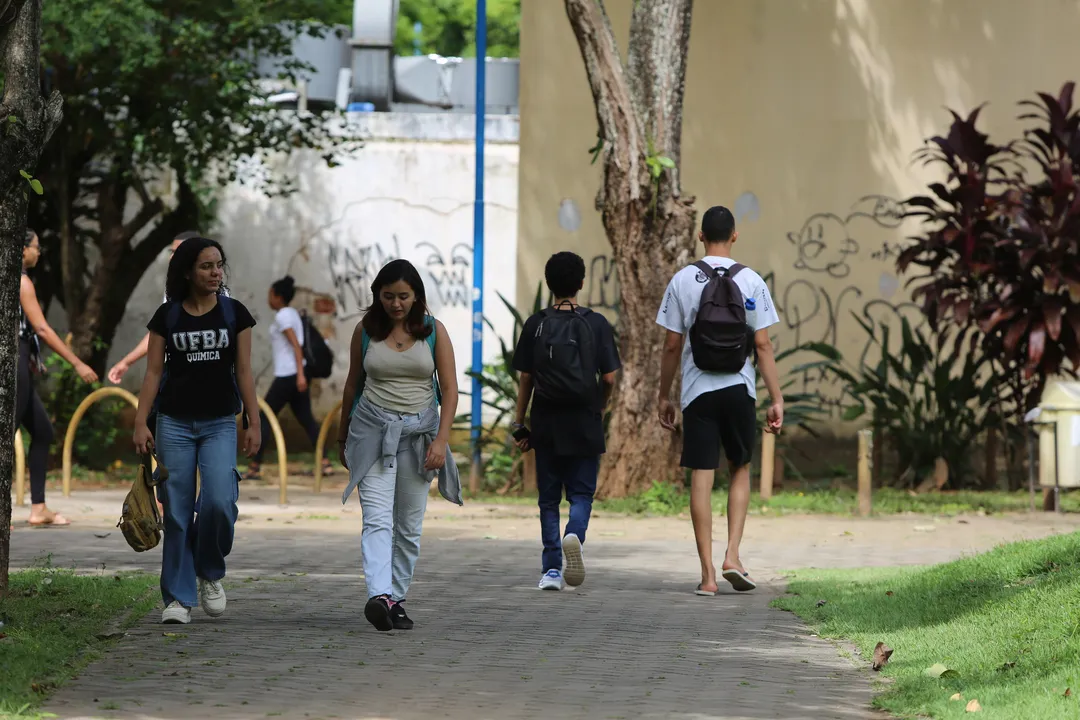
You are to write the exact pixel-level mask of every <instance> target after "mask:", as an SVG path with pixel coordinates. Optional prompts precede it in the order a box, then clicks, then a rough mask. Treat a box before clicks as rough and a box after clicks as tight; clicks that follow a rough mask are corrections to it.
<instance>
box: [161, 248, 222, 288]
mask: <svg viewBox="0 0 1080 720" xmlns="http://www.w3.org/2000/svg"><path fill="white" fill-rule="evenodd" d="M207 248H214V249H215V250H217V251H218V252H219V253H221V262H222V263H224V268H223V270H224V272H223V276H222V279H221V285H219V286H218V291H217V294H218V295H222V294H224V293H225V292H226V291H227V290H228V287H226V285H225V279H226V278H227V277H228V270H229V264H228V261H227V260H226V259H225V250H224V248H222V247H221V243H219V242H218V241H217V240H211V239H210V238H204V237H193V238H188V239H187V240H185V241H184V242H182V243H180V247H178V248H176V252H175V253H173V256H172V260H170V261H169V270H168V273H166V275H165V296H166V297H167V298H169V300H170V301H171V302H183V301H184V300H185V299H186V298H187V297H188V295H190V294H191V281H190V280H188V278H187V276H188V275H189V274H191V273H192V272H193V271H194V269H195V262H196V261H197V260H198V259H199V253H201V252H202V251H203V250H205V249H207Z"/></svg>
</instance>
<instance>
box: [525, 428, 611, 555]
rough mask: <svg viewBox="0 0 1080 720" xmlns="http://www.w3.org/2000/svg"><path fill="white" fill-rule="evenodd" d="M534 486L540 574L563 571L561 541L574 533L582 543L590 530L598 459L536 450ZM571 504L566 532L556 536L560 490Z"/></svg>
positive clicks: (557, 531)
mask: <svg viewBox="0 0 1080 720" xmlns="http://www.w3.org/2000/svg"><path fill="white" fill-rule="evenodd" d="M535 452H536V486H537V490H539V494H540V500H539V505H540V536H541V538H542V539H543V541H544V553H543V556H542V560H543V565H544V567H543V572H547V571H548V570H551V569H555V570H562V538H563V537H564V536H566V535H569V534H571V533H573V534H574V535H577V536H578V538H579V539H580V540H581V542H582V543H584V542H585V532H586V531H587V530H588V529H589V516H590V515H591V514H592V503H593V495H594V494H595V493H596V476H597V474H598V473H599V471H600V456H598V455H592V456H589V457H574V456H568V455H556V454H555V453H553V452H552V451H551V450H548V449H544V448H536V450H535ZM564 489H565V491H566V499H567V501H568V502H569V503H570V519H569V520H567V522H566V531H565V532H563V533H561V534H560V533H559V503H560V502H562V496H563V490H564Z"/></svg>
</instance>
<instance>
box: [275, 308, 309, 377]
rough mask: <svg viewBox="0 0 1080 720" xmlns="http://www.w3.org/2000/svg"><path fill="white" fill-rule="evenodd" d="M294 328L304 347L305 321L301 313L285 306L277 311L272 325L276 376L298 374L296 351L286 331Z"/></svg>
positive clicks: (297, 339) (297, 338) (298, 339)
mask: <svg viewBox="0 0 1080 720" xmlns="http://www.w3.org/2000/svg"><path fill="white" fill-rule="evenodd" d="M286 330H292V331H293V332H294V333H295V334H296V341H297V342H298V343H300V347H304V323H303V321H302V320H301V319H300V313H299V312H297V311H296V310H295V309H294V308H291V307H283V308H281V309H280V310H278V311H277V315H276V316H275V317H274V322H273V323H271V325H270V349H271V351H272V352H273V355H274V377H289V376H291V375H295V374H296V352H295V351H294V350H293V346H292V343H291V342H289V338H287V337H285V331H286Z"/></svg>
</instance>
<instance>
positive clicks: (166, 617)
mask: <svg viewBox="0 0 1080 720" xmlns="http://www.w3.org/2000/svg"><path fill="white" fill-rule="evenodd" d="M161 622H163V623H165V624H166V625H187V624H188V623H189V622H191V608H186V607H184V606H183V605H181V604H180V603H179V602H177V601H176V600H173V601H172V602H171V603H169V605H168V607H166V608H165V609H164V610H163V611H162V612H161Z"/></svg>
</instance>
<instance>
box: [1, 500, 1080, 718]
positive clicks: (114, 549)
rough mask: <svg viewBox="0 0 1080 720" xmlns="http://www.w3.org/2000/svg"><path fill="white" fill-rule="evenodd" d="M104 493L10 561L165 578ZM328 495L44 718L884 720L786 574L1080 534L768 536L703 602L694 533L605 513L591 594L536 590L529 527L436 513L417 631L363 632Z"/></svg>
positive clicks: (892, 530) (271, 524) (1008, 526)
mask: <svg viewBox="0 0 1080 720" xmlns="http://www.w3.org/2000/svg"><path fill="white" fill-rule="evenodd" d="M246 494H248V495H250V494H251V493H246ZM101 497H102V496H101V495H100V494H98V495H95V496H93V497H92V496H90V495H89V494H87V495H86V496H85V497H83V498H82V499H80V500H79V509H70V510H69V509H68V508H64V509H65V512H68V514H69V516H73V519H75V520H76V521H77V522H76V524H75V525H74V526H72V527H70V528H66V529H55V530H31V529H28V528H25V527H23V526H21V525H19V524H16V529H15V532H14V535H13V548H14V553H13V565H14V566H17V567H18V566H27V565H30V564H33V563H34V562H35V561H36V560H37V559H39V558H40V557H42V556H43V555H50V556H51V562H52V563H53V564H54V565H57V566H73V567H76V568H79V569H80V570H86V571H92V570H94V569H95V568H98V569H100V568H101V567H102V565H104V572H109V571H114V570H119V569H130V568H142V569H145V570H148V571H155V570H156V567H157V564H158V563H159V561H160V551H154V552H151V553H146V554H145V555H137V554H135V553H132V552H131V551H130V550H128V548H127V546H126V545H124V543H123V539H122V537H121V536H120V535H119V533H118V532H116V531H112V532H110V534H109V535H108V536H107V537H99V536H100V535H104V534H105V533H106V532H109V531H108V530H107V528H108V527H109V524H110V523H108V522H107V520H106V518H107V516H108V514H109V512H111V511H110V510H109V508H112V507H114V498H112V497H111V496H108V497H107V498H106V499H105V500H101V499H100V498H101ZM323 497H324V496H320V497H319V499H317V500H316V501H311V502H307V504H305V501H299V502H300V504H299V505H298V506H296V507H290V508H277V507H276V506H274V505H272V504H271V503H270V502H262V501H261V499H259V501H258V502H254V500H256V498H254V497H252V498H249V499H248V500H250V501H245V503H244V504H242V506H241V512H242V517H243V519H242V521H241V523H240V527H239V528H238V534H237V542H236V547H235V549H234V552H233V554H232V556H231V557H230V561H231V566H230V576H229V578H228V580H227V584H226V588H227V590H228V594H229V608H228V612H227V614H226V615H225V616H224V617H222V618H220V619H217V620H211V619H209V618H207V617H206V616H205V615H203V614H202V613H201V612H199V611H196V612H195V613H194V622H193V623H192V624H190V625H187V626H162V625H160V624H158V619H159V617H158V616H159V613H158V612H157V611H155V612H154V613H151V615H149V616H147V617H146V618H144V619H143V620H141V621H140V622H139V623H138V624H137V625H136V626H135V627H134V628H133V629H132V630H131V631H130V632H129V634H128V635H127V637H125V638H123V639H122V640H120V641H119V642H118V643H117V644H116V645H115V646H113V647H112V648H111V649H110V650H109V651H108V652H107V653H106V655H105V657H104V658H103V659H102V660H100V661H98V662H97V663H95V664H93V665H92V666H91V667H89V668H87V669H86V670H85V671H84V672H83V673H82V675H81V676H80V677H78V678H77V679H75V680H73V681H72V682H70V683H69V684H67V685H66V686H65V687H63V688H62V689H61V690H60V691H59V692H58V693H57V694H56V695H55V696H53V697H52V698H51V699H50V701H49V702H48V703H47V704H46V706H45V708H44V709H45V710H46V711H48V712H51V713H54V714H56V715H57V716H58V717H60V718H155V719H156V718H170V719H171V718H203V717H205V718H221V719H232V718H236V719H237V720H240V719H244V720H248V719H250V718H269V717H283V718H312V719H314V718H350V719H375V718H394V719H395V720H408V719H411V718H418V719H419V718H455V719H456V718H461V719H468V720H486V719H488V718H491V719H501V718H507V719H516V718H682V719H686V720H690V719H694V720H705V719H707V718H724V719H731V720H734V719H747V718H792V719H795V718H813V719H815V720H818V719H826V718H838V719H845V720H846V719H849V718H851V719H853V718H868V717H878V715H877V714H875V713H874V712H872V711H871V710H870V709H869V702H870V699H871V696H872V682H873V678H872V677H871V673H870V672H869V671H868V670H867V669H866V668H865V667H864V666H863V663H858V664H856V663H853V662H852V661H851V660H848V659H845V658H844V657H843V656H842V655H841V653H839V652H838V651H837V649H836V648H835V647H834V646H833V645H831V644H829V643H826V642H824V641H821V640H819V639H816V638H814V637H813V636H812V635H811V634H810V632H809V631H808V630H807V629H806V628H805V627H804V626H802V625H801V624H800V623H799V622H798V620H797V619H796V618H794V617H793V616H791V615H789V614H786V613H783V612H779V611H777V610H773V609H770V608H769V607H768V605H769V602H770V601H771V600H772V599H773V598H774V597H775V596H776V595H777V594H778V593H779V592H782V581H781V580H780V578H779V576H778V575H777V571H778V570H779V569H782V568H790V567H796V566H806V565H811V564H813V565H818V566H822V565H835V566H850V565H870V564H875V565H876V564H897V563H902V562H932V561H937V560H943V559H947V558H949V557H955V556H956V555H957V554H959V553H960V552H963V551H965V550H976V549H981V548H982V547H986V546H989V545H991V544H993V542H996V539H1000V540H1010V539H1014V538H1017V537H1031V536H1039V535H1045V534H1049V533H1053V532H1064V531H1070V530H1075V529H1076V523H1075V521H1074V520H1070V519H1064V520H1061V519H1059V520H1054V519H1050V520H1044V519H1040V518H1035V519H1030V518H1029V519H1018V520H1015V521H1012V520H1007V521H1001V520H997V519H993V520H992V519H984V518H972V519H971V520H970V521H965V523H968V524H966V525H957V524H956V521H955V520H944V521H938V522H937V523H936V524H932V523H934V521H932V520H926V519H919V518H903V519H893V520H882V521H876V522H868V521H855V520H843V519H807V518H785V519H756V518H755V519H752V520H751V532H750V533H749V534H748V539H747V540H748V543H747V548H746V553H745V555H746V556H747V558H754V559H756V563H755V564H754V565H752V566H751V567H753V568H755V569H756V572H757V575H758V576H759V578H761V579H762V580H764V581H765V583H764V585H763V587H762V588H761V589H760V590H759V591H758V592H756V593H751V594H735V593H733V592H724V593H723V594H721V595H719V596H717V597H714V598H703V597H697V596H695V595H693V594H692V589H693V586H694V585H695V584H696V582H697V579H696V564H697V563H696V559H695V557H694V551H693V545H692V542H691V540H690V538H691V537H692V536H691V535H690V534H689V528H688V526H689V522H688V520H686V519H662V520H639V521H635V520H626V519H623V518H616V517H604V516H600V517H598V518H597V519H596V520H595V521H594V525H593V527H592V535H591V536H590V539H589V540H590V542H589V543H588V545H587V556H586V557H587V561H588V563H589V577H588V580H587V582H586V584H585V585H584V586H583V587H582V588H580V589H579V590H577V591H574V592H565V593H542V592H539V591H537V590H536V589H535V582H536V580H537V576H538V567H537V564H538V555H539V553H538V546H537V540H536V539H535V536H536V534H537V531H536V528H535V520H534V519H533V516H532V511H531V510H530V509H528V508H491V509H488V508H476V507H474V508H466V509H465V510H459V509H456V508H448V506H446V505H445V504H444V503H441V502H439V501H433V502H432V505H431V511H430V516H429V520H428V524H427V527H426V530H425V537H424V541H423V548H422V557H421V560H420V565H419V567H418V570H417V579H416V582H415V584H414V586H413V590H412V592H411V593H410V597H409V610H410V614H411V615H412V616H413V618H414V619H415V620H416V623H417V624H416V629H415V630H413V631H411V632H391V633H378V632H376V631H375V630H373V629H372V628H371V627H370V626H369V625H368V624H367V623H366V622H365V621H364V619H363V614H362V607H363V603H364V600H365V597H366V595H365V591H364V584H363V577H362V574H361V570H360V562H359V529H360V518H359V513H357V512H342V510H341V507H340V505H337V506H336V507H335V505H334V504H333V503H332V502H329V498H326V499H322V498H323ZM309 500H310V498H309ZM70 502H71V501H69V504H70ZM301 507H302V511H303V512H298V508H301ZM319 508H323V509H322V510H319ZM316 512H322V513H325V514H323V515H318V514H314V513H316ZM303 513H307V515H306V516H305V515H304V514H303ZM16 517H17V518H18V514H17V515H16ZM994 522H996V523H998V524H997V525H993V524H992V523H994ZM283 523H291V524H292V526H291V527H286V526H284V525H283ZM722 523H723V520H722V518H718V519H717V530H718V531H719V530H722V528H723V524H722ZM920 523H922V525H920ZM1002 523H1004V524H1003V525H1002ZM915 528H919V529H915ZM815 529H816V532H815ZM880 532H885V533H887V535H888V536H889V537H890V538H891V540H890V541H888V542H881V541H880V540H878V539H877V538H876V537H875V535H876V534H877V533H880ZM935 534H936V537H934V538H933V541H926V538H927V537H928V536H932V535H935ZM957 538H960V539H959V540H958V539H957ZM905 539H906V540H907V541H910V542H905ZM964 539H967V540H969V541H970V542H969V541H966V540H964ZM722 547H723V544H722V543H718V545H717V549H718V550H720V549H722ZM165 633H170V635H166V634H165Z"/></svg>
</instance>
